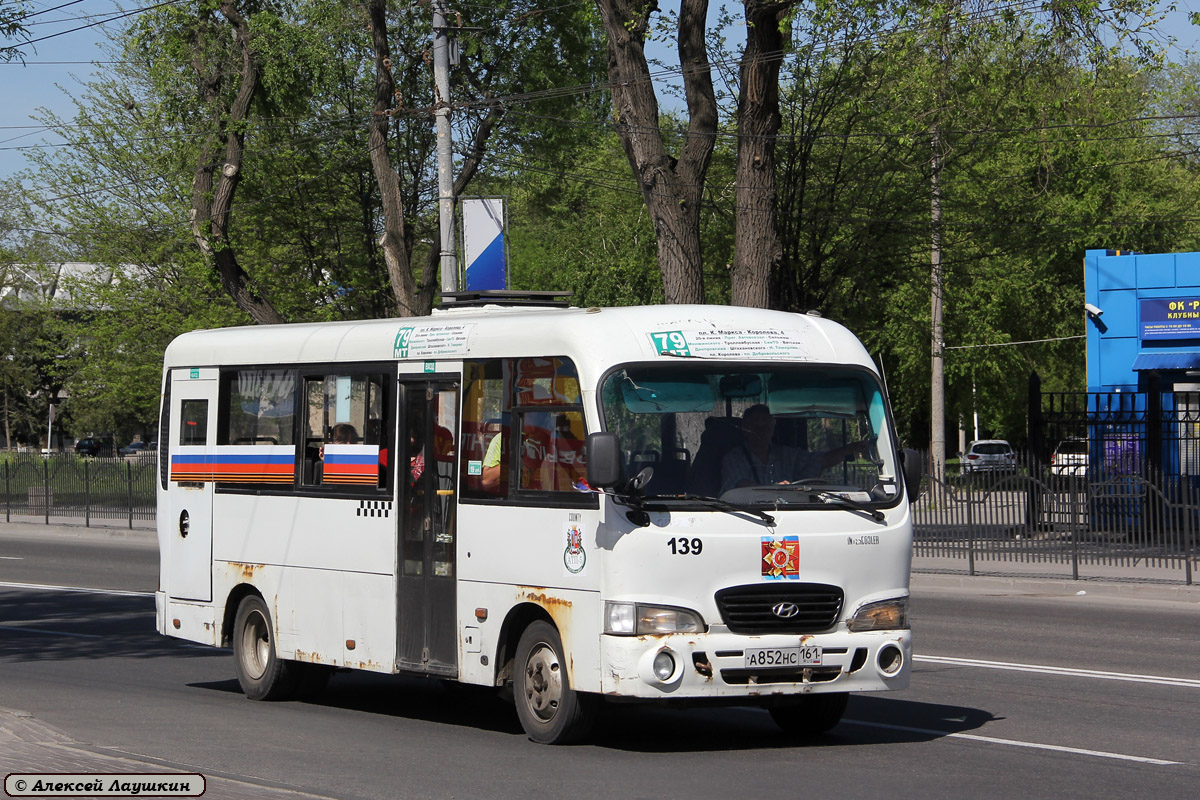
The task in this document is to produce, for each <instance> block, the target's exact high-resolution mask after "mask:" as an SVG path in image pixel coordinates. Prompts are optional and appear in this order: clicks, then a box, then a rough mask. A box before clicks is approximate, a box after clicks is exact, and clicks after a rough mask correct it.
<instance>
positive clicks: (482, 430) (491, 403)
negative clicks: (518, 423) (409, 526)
mask: <svg viewBox="0 0 1200 800" xmlns="http://www.w3.org/2000/svg"><path fill="white" fill-rule="evenodd" d="M463 370H464V375H463V386H464V387H466V388H465V391H464V393H463V413H462V440H461V441H460V443H459V448H460V450H461V453H462V454H461V456H460V458H459V461H460V468H461V470H462V472H461V475H460V482H459V486H460V490H461V491H462V493H463V496H464V497H475V498H494V497H504V496H506V495H507V494H508V465H509V448H510V447H511V445H512V436H511V435H510V430H511V429H510V427H509V425H510V421H509V414H508V409H509V404H510V402H511V401H510V400H509V391H508V390H507V389H506V383H507V380H506V369H505V366H504V362H503V361H501V360H500V359H490V360H488V361H469V362H467V363H465V364H464V365H463Z"/></svg>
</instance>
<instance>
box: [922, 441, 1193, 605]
mask: <svg viewBox="0 0 1200 800" xmlns="http://www.w3.org/2000/svg"><path fill="white" fill-rule="evenodd" d="M1198 506H1200V481H1198V480H1197V479H1196V478H1195V477H1191V476H1180V475H1171V474H1169V473H1164V472H1163V471H1162V470H1160V469H1157V468H1155V467H1154V466H1152V465H1150V464H1148V463H1146V462H1145V461H1144V460H1142V461H1141V462H1140V463H1130V462H1122V464H1121V465H1120V469H1116V468H1113V467H1112V465H1111V464H1109V465H1107V467H1106V466H1105V464H1104V463H1103V462H1101V463H1097V462H1092V463H1090V464H1082V465H1081V464H1079V463H1078V462H1072V463H1067V464H1063V463H1060V464H1052V463H1046V462H1044V461H1042V460H1040V459H1038V458H1036V457H1035V456H1034V455H1033V454H1031V453H1024V454H1020V453H1019V454H1018V457H1017V462H1016V465H1015V466H1014V467H1013V468H1011V469H1007V470H1003V471H995V472H985V473H968V474H958V473H956V472H954V471H948V472H947V475H946V476H944V477H943V478H942V479H940V480H939V479H934V478H932V477H931V476H928V475H927V476H925V479H924V480H923V482H922V494H921V498H920V500H919V501H918V503H917V504H916V506H915V507H914V510H913V514H914V523H915V525H914V528H915V530H914V534H915V543H914V555H916V556H927V557H933V558H942V559H950V560H951V561H950V562H949V563H951V564H958V565H961V566H959V567H958V568H959V569H965V570H966V571H967V572H968V573H969V574H972V575H974V574H977V573H978V572H979V571H981V570H984V569H986V570H988V571H993V572H995V571H997V570H999V571H1003V572H1007V573H1017V572H1021V573H1030V572H1035V573H1039V574H1047V575H1050V574H1055V575H1057V574H1062V575H1070V577H1072V578H1074V579H1077V580H1078V579H1080V578H1081V577H1085V576H1084V573H1085V572H1086V573H1088V575H1087V577H1117V576H1118V575H1122V576H1125V577H1130V576H1131V575H1132V576H1134V577H1136V578H1137V579H1138V580H1163V581H1172V582H1175V581H1178V582H1183V583H1187V584H1191V583H1193V582H1194V575H1193V572H1194V568H1195V562H1196V559H1197V557H1198V556H1200V541H1198V539H1200V518H1198V510H1197V509H1198ZM1001 564H1003V565H1004V566H1003V567H1001V566H1000V565H1001Z"/></svg>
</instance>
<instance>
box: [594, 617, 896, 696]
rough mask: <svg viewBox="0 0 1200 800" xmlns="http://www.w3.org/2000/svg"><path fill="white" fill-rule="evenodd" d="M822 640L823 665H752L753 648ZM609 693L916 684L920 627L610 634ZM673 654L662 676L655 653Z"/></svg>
mask: <svg viewBox="0 0 1200 800" xmlns="http://www.w3.org/2000/svg"><path fill="white" fill-rule="evenodd" d="M801 645H817V646H820V647H821V648H822V649H823V656H822V659H821V661H822V663H821V665H820V666H811V667H797V668H763V667H752V668H747V667H746V664H745V660H746V659H745V652H746V650H747V649H750V648H786V647H797V646H801ZM600 649H601V656H602V663H603V664H605V669H604V672H603V674H602V675H601V691H602V692H603V693H604V694H605V695H607V696H609V697H614V698H620V697H629V698H637V699H642V700H649V699H661V700H667V699H676V700H684V699H689V700H690V699H702V698H714V699H715V698H724V699H729V700H732V699H737V698H746V699H748V700H750V699H766V700H767V701H769V700H770V699H772V698H778V697H783V696H787V695H798V694H809V693H825V692H878V691H887V690H890V689H903V688H905V687H907V686H908V681H909V673H910V671H911V667H912V631H909V630H894V631H871V632H866V633H850V632H849V631H846V630H838V631H834V632H832V633H826V634H817V635H805V636H795V635H771V636H744V635H739V634H733V633H728V632H726V631H725V630H724V629H723V628H719V629H717V630H710V631H709V633H706V634H700V635H695V634H693V635H673V636H602V637H601V643H600ZM663 651H667V652H668V653H669V654H670V655H671V657H672V658H673V659H674V662H675V670H674V672H673V673H672V674H671V676H670V677H669V678H667V679H666V680H660V679H659V678H658V677H657V676H656V675H655V674H654V670H653V663H654V658H655V656H657V655H658V654H659V653H660V652H663Z"/></svg>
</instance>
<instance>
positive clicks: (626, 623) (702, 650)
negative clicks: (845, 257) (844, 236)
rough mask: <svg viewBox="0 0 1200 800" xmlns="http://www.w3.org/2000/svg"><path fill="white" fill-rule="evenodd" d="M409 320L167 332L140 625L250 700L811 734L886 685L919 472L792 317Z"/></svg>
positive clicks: (491, 308)
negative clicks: (621, 717)
mask: <svg viewBox="0 0 1200 800" xmlns="http://www.w3.org/2000/svg"><path fill="white" fill-rule="evenodd" d="M448 300H449V301H450V302H449V303H448V304H447V306H446V307H444V308H442V309H439V310H437V311H435V312H434V313H433V315H432V316H429V317H415V318H403V319H383V320H370V321H361V322H339V323H322V324H297V325H278V326H257V327H244V328H228V329H220V330H208V331H197V332H193V333H188V334H184V335H182V336H180V337H178V338H177V339H176V340H175V341H174V342H172V343H171V345H170V346H169V347H168V348H167V351H166V356H165V363H164V370H163V385H162V392H163V401H162V416H161V431H160V435H159V443H160V444H159V447H160V475H159V488H158V538H159V546H160V553H161V578H160V584H159V590H158V592H157V594H156V605H157V627H158V630H159V631H160V632H161V633H163V634H165V635H168V636H173V637H179V638H181V639H186V640H189V641H193V642H200V643H203V644H207V645H213V646H216V647H231V648H232V650H233V655H234V664H235V668H236V671H237V677H238V680H239V682H240V684H241V687H242V689H243V690H244V691H245V693H246V695H247V696H249V697H250V698H253V699H280V698H287V697H297V696H310V695H312V694H313V693H315V692H318V691H320V690H322V689H323V688H324V687H325V684H326V682H327V681H328V680H329V678H330V675H331V674H332V673H333V672H335V671H336V670H344V669H357V670H371V671H376V672H384V673H401V674H407V675H422V676H430V677H437V678H441V679H445V680H449V681H457V682H461V683H465V684H474V685H480V686H487V687H496V688H497V689H499V690H501V691H503V692H504V693H506V694H507V693H509V692H511V695H512V699H513V702H514V703H515V705H516V711H517V714H518V716H519V718H520V721H521V724H522V726H523V727H524V729H525V730H526V732H527V733H528V734H529V736H530V738H532V739H533V740H534V741H537V742H544V743H565V742H571V741H577V740H579V739H581V738H583V737H585V736H586V735H587V733H588V730H589V726H590V725H591V723H592V721H593V720H594V718H595V716H596V714H597V713H598V711H599V710H600V708H601V706H603V705H604V703H605V702H607V701H619V700H632V701H640V702H647V703H655V702H657V703H668V704H670V703H677V704H689V705H698V704H703V703H718V704H727V705H753V706H758V707H762V708H765V709H767V710H768V711H769V713H770V715H771V716H772V718H773V719H774V720H775V721H776V722H777V723H778V725H779V726H780V727H781V728H783V729H784V730H785V731H787V732H789V733H791V734H794V735H814V734H817V733H820V732H823V731H825V730H828V729H829V728H831V727H832V726H833V725H835V724H837V722H838V721H839V719H840V718H841V716H842V713H843V710H844V709H845V706H846V698H847V696H848V693H850V692H867V691H884V690H890V689H900V688H903V687H904V686H906V685H907V683H908V679H909V672H910V667H911V664H912V645H911V632H910V630H909V624H908V613H907V609H908V597H909V589H908V586H909V583H908V581H909V568H910V562H911V551H912V516H911V513H910V509H909V502H910V500H911V498H912V497H913V496H914V493H915V491H916V489H917V484H918V481H919V479H920V471H919V465H918V464H917V460H916V458H915V456H914V455H913V454H912V453H910V452H902V451H901V450H900V449H899V447H898V443H897V438H896V434H895V429H894V427H893V423H892V420H891V412H890V410H889V407H888V402H887V398H886V397H885V394H884V390H883V388H882V385H881V381H880V378H879V375H878V372H877V370H876V368H875V367H874V365H873V363H872V361H871V359H870V357H869V356H868V354H867V352H866V350H865V349H864V348H863V346H862V344H861V343H860V342H859V341H858V339H856V338H855V337H854V336H853V335H852V334H851V333H850V332H849V331H848V330H846V329H845V328H844V327H842V326H841V325H838V324H836V323H834V322H831V321H829V320H826V319H823V318H821V317H818V316H815V315H798V314H790V313H784V312H776V311H763V310H757V309H747V308H732V307H722V306H683V305H678V306H646V307H630V308H575V307H569V306H567V305H566V304H565V303H564V302H561V301H556V300H555V296H553V295H549V294H540V293H531V294H526V295H520V294H517V293H511V292H506V293H473V294H469V293H462V294H459V295H452V296H450V297H449V298H448Z"/></svg>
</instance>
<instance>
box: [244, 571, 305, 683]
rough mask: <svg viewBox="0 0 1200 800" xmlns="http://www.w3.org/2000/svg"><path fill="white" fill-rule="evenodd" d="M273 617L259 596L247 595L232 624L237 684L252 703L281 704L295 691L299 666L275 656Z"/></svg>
mask: <svg viewBox="0 0 1200 800" xmlns="http://www.w3.org/2000/svg"><path fill="white" fill-rule="evenodd" d="M272 631H273V628H272V627H271V613H270V612H269V611H268V610H267V604H266V603H264V602H263V599H262V598H261V597H259V596H258V595H254V594H252V595H247V596H246V597H245V598H243V600H242V602H241V604H240V605H239V606H238V610H237V616H236V617H235V618H234V623H233V661H234V665H235V666H236V668H237V677H238V683H239V684H241V686H242V691H243V692H245V693H246V697H249V698H250V699H251V700H282V699H284V698H287V697H290V696H291V695H292V694H293V692H294V691H295V689H296V677H297V675H296V670H295V667H296V666H297V665H295V664H292V663H291V662H289V661H285V660H284V659H282V658H280V657H279V655H278V654H277V653H276V652H275V637H274V634H273V633H272Z"/></svg>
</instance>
